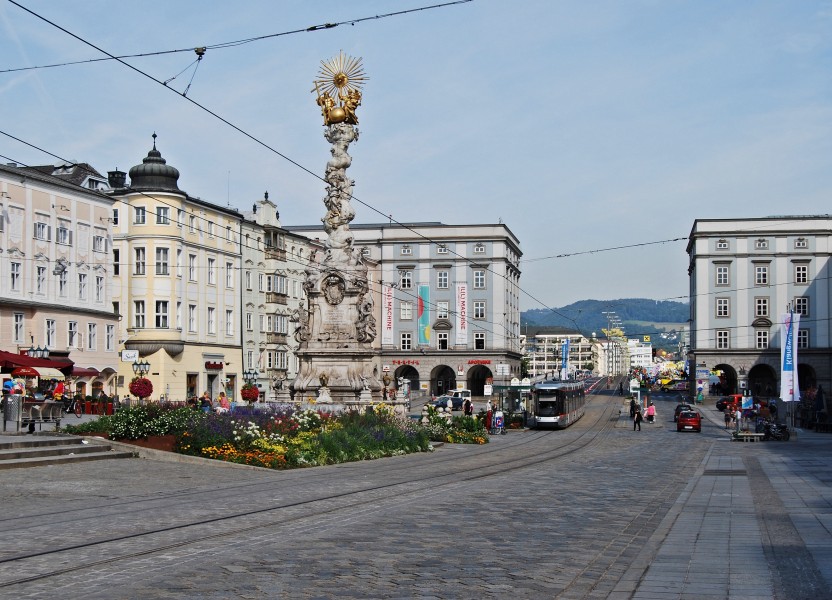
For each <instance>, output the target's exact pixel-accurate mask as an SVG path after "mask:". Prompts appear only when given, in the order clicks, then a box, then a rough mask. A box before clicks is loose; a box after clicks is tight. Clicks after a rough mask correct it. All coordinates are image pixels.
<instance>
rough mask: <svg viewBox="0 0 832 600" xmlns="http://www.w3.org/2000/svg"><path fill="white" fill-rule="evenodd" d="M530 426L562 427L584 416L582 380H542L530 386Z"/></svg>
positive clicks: (584, 399) (584, 398) (584, 400)
mask: <svg viewBox="0 0 832 600" xmlns="http://www.w3.org/2000/svg"><path fill="white" fill-rule="evenodd" d="M531 392H532V414H531V420H530V424H531V426H532V427H537V428H541V427H554V428H558V429H564V428H566V427H569V426H570V425H572V423H574V422H575V421H577V420H578V419H580V418H581V417H582V416H584V404H585V402H586V397H585V395H584V383H583V382H582V381H543V382H541V383H537V384H535V385H533V386H532V390H531Z"/></svg>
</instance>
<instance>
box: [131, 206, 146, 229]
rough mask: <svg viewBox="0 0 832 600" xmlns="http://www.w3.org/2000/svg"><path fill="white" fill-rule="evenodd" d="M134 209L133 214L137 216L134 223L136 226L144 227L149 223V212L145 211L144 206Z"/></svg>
mask: <svg viewBox="0 0 832 600" xmlns="http://www.w3.org/2000/svg"><path fill="white" fill-rule="evenodd" d="M133 208H134V213H133V214H134V215H135V218H134V219H133V223H135V224H136V225H144V224H145V223H146V222H147V212H146V211H145V209H144V206H135V207H133Z"/></svg>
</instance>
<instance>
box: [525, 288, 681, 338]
mask: <svg viewBox="0 0 832 600" xmlns="http://www.w3.org/2000/svg"><path fill="white" fill-rule="evenodd" d="M608 312H614V313H615V315H616V316H617V317H618V319H619V320H620V321H621V322H622V323H623V328H624V332H625V334H626V335H627V336H632V337H640V336H641V335H643V334H647V335H649V334H652V333H659V332H662V331H675V330H678V329H679V328H680V327H681V326H683V325H686V324H687V322H688V319H689V318H690V305H689V304H688V303H687V302H674V301H672V300H650V299H647V298H625V299H622V300H580V301H578V302H574V303H573V304H570V305H568V306H563V307H560V308H554V309H533V310H527V311H523V312H522V313H521V314H520V323H521V326H522V327H525V326H526V325H528V326H529V327H534V326H541V327H553V326H557V327H566V328H568V329H573V330H574V329H577V330H578V331H580V332H581V333H583V334H584V335H589V334H590V333H591V332H596V333H597V334H598V335H599V336H600V335H601V330H602V329H605V328H606V327H607V323H608V321H607V315H606V314H605V313H608Z"/></svg>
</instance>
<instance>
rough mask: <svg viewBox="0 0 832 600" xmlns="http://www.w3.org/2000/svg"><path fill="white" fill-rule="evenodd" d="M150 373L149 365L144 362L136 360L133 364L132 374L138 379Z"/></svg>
mask: <svg viewBox="0 0 832 600" xmlns="http://www.w3.org/2000/svg"><path fill="white" fill-rule="evenodd" d="M149 372H150V363H149V362H147V361H146V360H141V361H139V360H137V361H136V362H134V363H133V373H135V374H136V375H138V376H139V377H144V376H145V375H147V374H148V373H149Z"/></svg>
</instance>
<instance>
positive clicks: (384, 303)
mask: <svg viewBox="0 0 832 600" xmlns="http://www.w3.org/2000/svg"><path fill="white" fill-rule="evenodd" d="M381 319H382V326H381V343H382V345H384V344H389V345H392V344H393V288H391V287H390V286H389V285H384V286H382V287H381Z"/></svg>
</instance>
